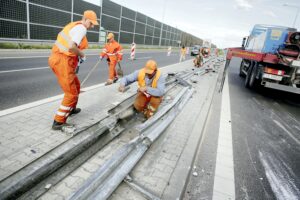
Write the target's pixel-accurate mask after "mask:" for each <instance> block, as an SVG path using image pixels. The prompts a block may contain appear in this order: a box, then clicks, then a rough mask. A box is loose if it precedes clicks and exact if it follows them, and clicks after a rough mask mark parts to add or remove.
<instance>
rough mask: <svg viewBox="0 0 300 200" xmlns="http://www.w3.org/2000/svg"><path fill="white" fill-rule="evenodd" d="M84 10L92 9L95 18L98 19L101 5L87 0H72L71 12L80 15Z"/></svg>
mask: <svg viewBox="0 0 300 200" xmlns="http://www.w3.org/2000/svg"><path fill="white" fill-rule="evenodd" d="M86 10H93V11H94V12H95V13H96V14H97V18H98V19H100V13H101V7H100V0H99V4H92V3H90V2H87V1H82V0H74V8H73V12H74V13H77V14H80V15H82V14H83V13H84V11H86Z"/></svg>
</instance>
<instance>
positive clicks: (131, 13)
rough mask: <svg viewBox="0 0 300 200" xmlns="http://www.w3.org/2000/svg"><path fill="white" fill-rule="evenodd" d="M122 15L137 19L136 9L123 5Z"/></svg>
mask: <svg viewBox="0 0 300 200" xmlns="http://www.w3.org/2000/svg"><path fill="white" fill-rule="evenodd" d="M122 16H123V17H126V18H129V19H133V20H134V19H135V11H133V10H131V9H129V8H126V7H122Z"/></svg>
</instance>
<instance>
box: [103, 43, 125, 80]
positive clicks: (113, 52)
mask: <svg viewBox="0 0 300 200" xmlns="http://www.w3.org/2000/svg"><path fill="white" fill-rule="evenodd" d="M100 56H102V57H104V56H107V58H108V59H107V61H108V67H109V73H108V79H110V80H114V78H115V77H117V72H116V65H117V63H118V62H119V61H121V60H122V58H123V52H122V46H121V45H120V44H119V43H118V42H117V41H115V40H113V41H112V42H109V43H107V44H105V47H104V48H103V50H102V52H101V54H100Z"/></svg>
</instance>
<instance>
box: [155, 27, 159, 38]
mask: <svg viewBox="0 0 300 200" xmlns="http://www.w3.org/2000/svg"><path fill="white" fill-rule="evenodd" d="M154 36H155V37H160V29H158V28H155V29H154Z"/></svg>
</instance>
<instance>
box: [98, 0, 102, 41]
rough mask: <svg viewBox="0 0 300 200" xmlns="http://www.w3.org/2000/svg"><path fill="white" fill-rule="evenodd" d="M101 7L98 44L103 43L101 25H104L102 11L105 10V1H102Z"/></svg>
mask: <svg viewBox="0 0 300 200" xmlns="http://www.w3.org/2000/svg"><path fill="white" fill-rule="evenodd" d="M100 7H101V10H100V16H99V19H100V21H99V38H98V42H101V30H102V29H101V24H102V10H103V0H100Z"/></svg>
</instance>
